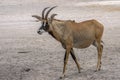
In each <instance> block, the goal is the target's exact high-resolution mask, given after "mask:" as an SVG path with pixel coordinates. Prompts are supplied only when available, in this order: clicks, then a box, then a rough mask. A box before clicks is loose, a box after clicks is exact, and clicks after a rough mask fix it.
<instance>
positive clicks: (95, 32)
mask: <svg viewBox="0 0 120 80" xmlns="http://www.w3.org/2000/svg"><path fill="white" fill-rule="evenodd" d="M54 15H55V14H54ZM35 17H36V16H35ZM39 18H40V17H39ZM37 19H38V18H37ZM39 20H40V21H45V22H48V25H49V29H48V30H47V32H48V33H49V34H50V35H52V36H53V37H54V38H55V39H56V40H58V41H59V42H60V43H61V44H62V46H63V48H64V49H66V52H65V57H64V67H63V75H62V77H61V78H63V77H64V76H65V70H66V65H67V62H68V58H69V54H71V56H72V58H73V60H74V61H75V63H76V65H77V67H78V71H79V72H80V65H79V63H78V61H77V59H76V57H75V54H74V51H73V48H80V49H82V48H87V47H89V46H90V45H91V44H92V45H94V46H95V47H97V51H98V62H97V70H96V71H98V70H100V68H101V56H102V51H103V45H102V44H101V42H102V40H101V38H102V35H103V30H104V27H103V25H102V24H101V23H99V22H98V21H96V20H87V21H83V22H79V23H76V22H75V21H72V20H57V19H53V17H52V20H51V18H49V19H47V20H45V19H41V18H40V19H39Z"/></svg>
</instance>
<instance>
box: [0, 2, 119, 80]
mask: <svg viewBox="0 0 120 80" xmlns="http://www.w3.org/2000/svg"><path fill="white" fill-rule="evenodd" d="M17 1H19V2H17ZM17 1H15V0H13V1H11V2H7V0H3V1H0V18H1V19H0V80H59V77H60V76H61V74H62V69H63V58H64V52H65V50H64V49H63V48H62V47H61V44H60V43H59V42H58V41H56V40H55V39H53V38H52V37H51V36H50V35H49V34H47V33H44V34H43V35H38V34H37V29H38V28H39V26H40V22H35V19H34V18H32V17H31V15H32V14H39V15H40V14H41V10H42V9H43V8H44V7H46V5H47V6H54V5H58V7H57V8H56V9H54V10H53V11H52V13H57V14H58V16H56V19H66V20H67V19H71V20H75V21H76V22H81V21H85V20H89V19H96V20H98V21H99V22H101V23H102V24H103V25H104V28H105V30H104V34H103V38H102V40H103V41H104V50H103V56H102V69H101V71H99V72H94V70H95V69H96V64H97V50H96V48H95V47H94V46H90V47H89V48H86V49H74V50H75V53H76V56H77V58H78V60H79V63H80V65H81V67H82V68H83V69H82V70H81V73H78V72H77V67H76V65H75V63H74V61H73V60H72V58H71V56H70V58H69V62H68V65H67V71H66V78H65V80H120V2H119V1H118V2H115V3H114V2H112V4H111V2H105V3H104V2H91V3H88V2H79V1H78V0H75V1H73V2H72V0H70V2H69V3H68V1H62V0H61V1H60V2H57V1H56V2H50V0H45V1H39V0H35V1H33V2H31V3H27V0H25V2H24V1H23V2H22V0H21V1H20V0H17ZM28 1H29V0H28ZM53 1H55V0H53ZM23 3H24V4H23ZM65 3H66V4H65ZM71 5H72V6H71Z"/></svg>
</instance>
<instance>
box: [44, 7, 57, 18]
mask: <svg viewBox="0 0 120 80" xmlns="http://www.w3.org/2000/svg"><path fill="white" fill-rule="evenodd" d="M55 7H57V6H54V7H52V8H50V9H49V10H48V12H47V13H46V15H45V19H47V17H48V14H49V13H50V11H51V10H52V9H54V8H55Z"/></svg>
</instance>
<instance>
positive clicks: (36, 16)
mask: <svg viewBox="0 0 120 80" xmlns="http://www.w3.org/2000/svg"><path fill="white" fill-rule="evenodd" d="M32 17H35V18H36V19H37V20H36V22H38V21H42V20H43V19H42V17H40V16H38V15H32Z"/></svg>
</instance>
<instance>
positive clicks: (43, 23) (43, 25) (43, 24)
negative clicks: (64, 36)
mask: <svg viewBox="0 0 120 80" xmlns="http://www.w3.org/2000/svg"><path fill="white" fill-rule="evenodd" d="M43 30H44V31H46V32H48V31H49V24H48V22H44V21H43V22H42V23H41V27H40V28H39V30H38V31H37V33H38V34H41V33H43V32H44V31H43Z"/></svg>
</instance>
